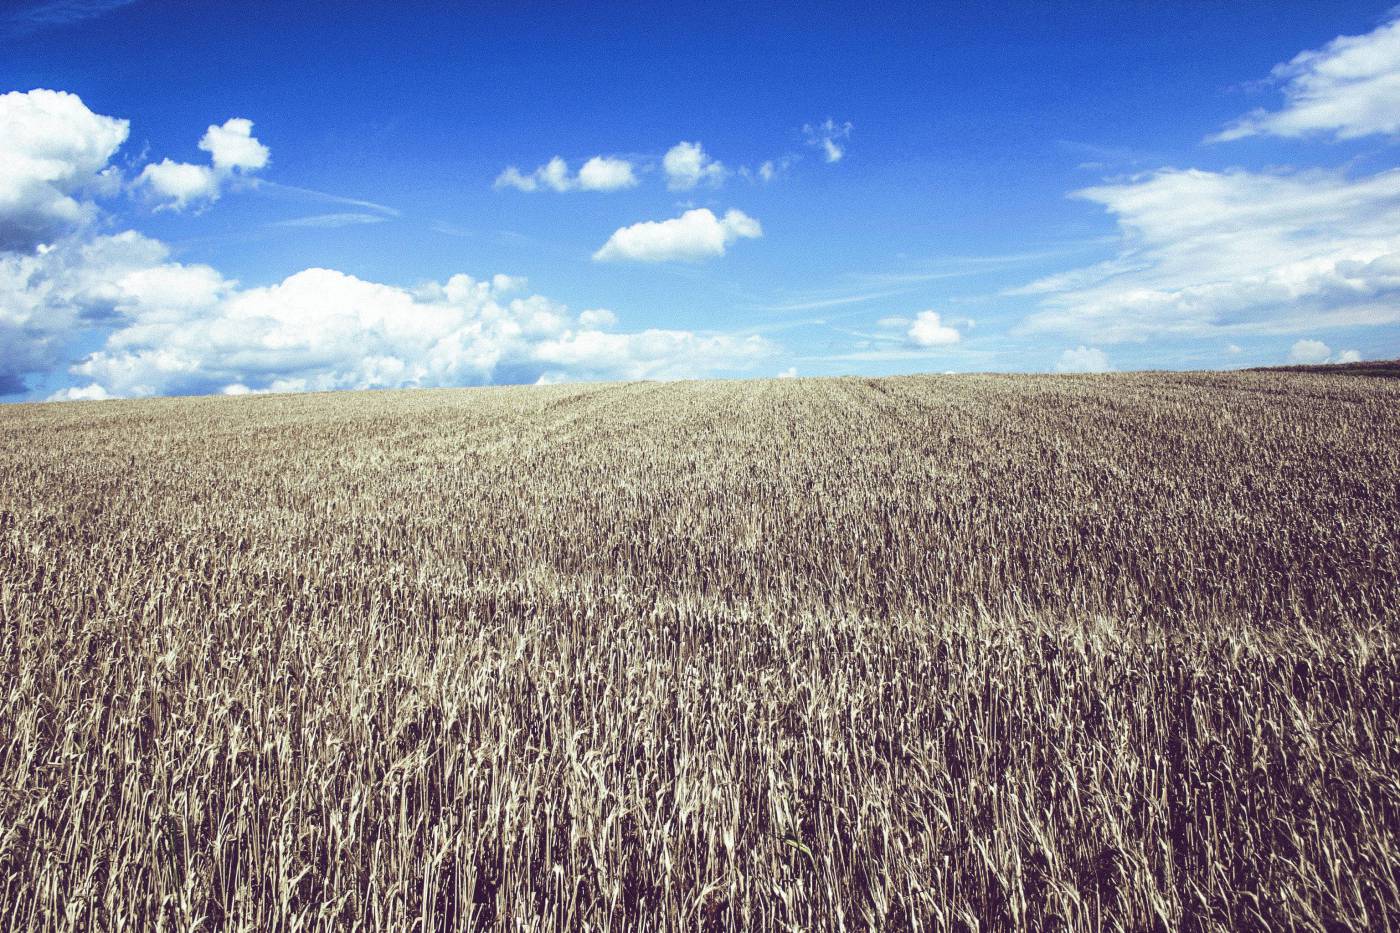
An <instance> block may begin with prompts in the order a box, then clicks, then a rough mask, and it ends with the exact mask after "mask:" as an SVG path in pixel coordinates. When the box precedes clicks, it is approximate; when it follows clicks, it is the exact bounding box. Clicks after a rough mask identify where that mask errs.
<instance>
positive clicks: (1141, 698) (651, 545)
mask: <svg viewBox="0 0 1400 933" xmlns="http://www.w3.org/2000/svg"><path fill="white" fill-rule="evenodd" d="M1397 519H1400V384H1397V383H1392V382H1387V381H1383V380H1360V379H1347V378H1341V377H1328V376H1315V375H1306V374H1281V373H1251V374H1234V375H1228V376H1227V375H1217V376H1209V375H1199V376H1180V375H1142V376H1103V377H958V378H903V379H890V380H879V381H860V380H821V381H817V380H786V381H773V382H750V383H713V384H670V385H650V384H634V385H625V386H592V387H582V388H580V387H551V388H531V389H504V390H497V389H493V390H462V391H421V392H403V393H373V394H349V395H322V396H285V397H267V398H245V399H187V400H154V401H144V402H133V403H96V404H72V405H63V406H12V407H7V408H4V409H0V659H2V663H0V702H3V703H4V708H5V713H4V720H3V722H4V728H3V729H0V926H6V927H9V928H13V929H28V930H36V931H40V930H66V929H89V928H91V929H133V930H135V929H170V930H187V929H220V928H223V929H240V930H272V929H282V930H297V929H330V928H336V929H340V928H349V927H352V926H359V927H361V928H369V929H395V930H409V929H419V930H423V931H428V930H438V929H459V928H468V927H473V926H487V927H490V926H494V927H497V928H502V929H615V930H623V929H636V930H653V929H661V928H671V929H687V930H689V929H697V928H714V929H738V928H749V929H835V928H847V929H865V928H868V927H870V928H881V929H902V928H909V929H929V930H934V929H1006V928H1042V929H1048V928H1055V927H1063V928H1068V929H1076V930H1097V929H1129V930H1144V929H1151V928H1157V929H1249V928H1271V929H1280V930H1282V929H1298V930H1312V929H1322V928H1327V929H1354V930H1362V929H1368V930H1379V929H1387V928H1393V927H1395V926H1396V925H1397V924H1400V906H1398V905H1400V839H1397V834H1398V833H1400V654H1398V653H1397V606H1398V605H1400V553H1397V548H1400V544H1398V543H1397V542H1398V541H1400V529H1397V525H1398V524H1400V522H1398V521H1397Z"/></svg>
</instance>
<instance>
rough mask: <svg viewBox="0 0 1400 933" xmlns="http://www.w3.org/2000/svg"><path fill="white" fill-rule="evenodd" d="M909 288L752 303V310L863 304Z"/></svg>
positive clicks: (900, 293) (800, 309)
mask: <svg viewBox="0 0 1400 933" xmlns="http://www.w3.org/2000/svg"><path fill="white" fill-rule="evenodd" d="M908 291H909V290H908V289H897V290H894V291H880V292H866V293H864V294H860V295H838V296H835V297H831V298H813V299H811V300H807V301H792V302H786V303H780V304H766V305H750V306H749V308H750V310H752V311H815V310H817V309H818V308H837V307H840V306H842V305H855V304H863V303H865V302H867V301H877V300H879V299H881V298H893V297H894V296H896V295H903V294H906V293H907V292H908Z"/></svg>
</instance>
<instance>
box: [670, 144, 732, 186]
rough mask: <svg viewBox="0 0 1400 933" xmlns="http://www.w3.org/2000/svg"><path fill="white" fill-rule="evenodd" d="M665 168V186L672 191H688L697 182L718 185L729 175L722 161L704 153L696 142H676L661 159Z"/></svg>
mask: <svg viewBox="0 0 1400 933" xmlns="http://www.w3.org/2000/svg"><path fill="white" fill-rule="evenodd" d="M661 167H662V168H663V169H665V170H666V179H667V186H668V187H669V188H670V189H671V190H672V191H688V190H690V189H691V188H694V187H695V186H696V185H699V184H707V185H710V186H711V187H718V186H719V185H721V184H723V183H724V180H725V178H727V177H728V176H729V170H728V169H727V168H725V167H724V163H723V162H717V161H715V160H714V159H712V158H710V157H709V156H708V155H706V154H705V149H704V147H703V146H701V145H700V143H698V142H694V143H691V142H678V143H676V144H675V145H674V146H672V147H671V148H670V149H668V150H667V151H666V155H664V156H663V157H662V159H661Z"/></svg>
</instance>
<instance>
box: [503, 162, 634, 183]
mask: <svg viewBox="0 0 1400 933" xmlns="http://www.w3.org/2000/svg"><path fill="white" fill-rule="evenodd" d="M636 184H637V175H636V171H635V169H634V166H633V165H632V163H631V162H629V161H628V160H626V159H617V158H612V157H610V156H594V157H593V158H591V159H589V160H588V161H587V162H585V163H583V165H582V167H580V168H579V170H578V174H576V175H575V174H572V173H571V172H570V171H569V163H567V162H565V161H564V159H563V158H561V157H560V156H555V157H554V158H552V159H550V160H549V161H548V162H546V163H545V164H544V165H541V166H540V167H539V168H537V169H535V170H534V171H533V172H531V173H529V174H528V175H527V174H525V173H523V172H521V171H520V169H518V168H516V167H515V166H514V165H511V166H507V168H506V169H505V171H503V172H501V174H500V175H498V176H496V182H495V187H496V188H497V189H498V190H499V189H502V188H515V189H516V190H518V191H542V190H549V191H621V190H622V189H624V188H632V187H635V186H636Z"/></svg>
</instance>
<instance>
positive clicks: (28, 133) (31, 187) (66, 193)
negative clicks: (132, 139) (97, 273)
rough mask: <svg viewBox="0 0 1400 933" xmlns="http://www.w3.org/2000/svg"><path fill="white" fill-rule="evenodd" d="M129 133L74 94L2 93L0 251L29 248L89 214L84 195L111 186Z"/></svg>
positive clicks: (90, 208)
mask: <svg viewBox="0 0 1400 933" xmlns="http://www.w3.org/2000/svg"><path fill="white" fill-rule="evenodd" d="M127 131H128V123H127V121H126V120H118V119H115V118H113V117H106V116H102V115H100V114H96V113H93V112H92V111H91V110H89V109H88V108H87V106H86V105H85V104H84V103H83V102H82V99H81V98H79V97H78V96H77V95H76V94H69V93H66V92H64V91H50V90H44V89H38V90H33V91H28V92H19V91H12V92H10V93H8V94H0V250H9V249H32V248H33V247H34V246H36V245H38V244H39V243H42V242H44V241H46V240H49V239H51V238H53V237H56V236H58V235H60V234H61V233H62V232H63V231H66V230H68V229H70V228H72V227H73V226H75V225H78V224H80V223H82V222H84V221H86V220H88V219H90V218H91V217H92V216H94V214H95V207H94V206H93V205H92V203H91V202H90V200H89V199H88V198H87V197H86V195H88V194H90V193H92V192H94V191H97V190H102V189H106V188H110V187H111V185H110V182H111V181H112V180H113V179H114V178H115V175H114V174H113V173H112V170H111V169H110V168H109V166H108V162H109V160H110V159H111V158H112V156H113V155H114V154H115V153H116V151H117V149H118V148H120V147H121V145H122V143H124V142H125V141H126V137H127Z"/></svg>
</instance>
